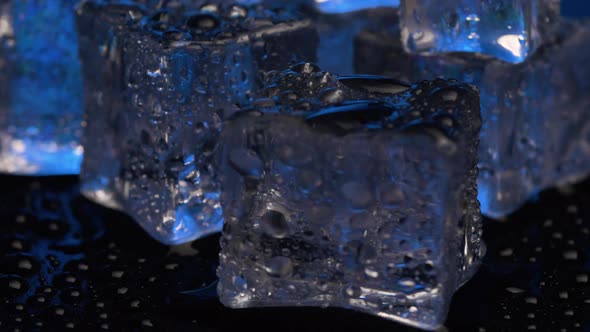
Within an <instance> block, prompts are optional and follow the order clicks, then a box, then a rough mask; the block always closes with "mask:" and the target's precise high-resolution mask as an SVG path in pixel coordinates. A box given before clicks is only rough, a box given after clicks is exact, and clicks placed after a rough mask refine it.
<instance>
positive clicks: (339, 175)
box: [218, 64, 483, 329]
mask: <svg viewBox="0 0 590 332" xmlns="http://www.w3.org/2000/svg"><path fill="white" fill-rule="evenodd" d="M268 83H269V89H268V90H267V94H266V95H264V96H265V97H268V98H265V99H261V100H260V101H258V102H256V103H255V105H256V107H255V108H256V110H254V111H252V112H242V113H238V114H236V115H234V116H233V117H232V118H230V119H229V120H228V121H227V122H226V124H225V125H224V129H223V132H222V135H221V138H220V144H219V150H218V157H219V162H220V166H219V167H218V169H219V171H220V173H221V178H222V195H221V202H222V206H223V213H224V218H225V225H224V231H223V237H222V240H221V244H222V252H221V255H220V259H221V265H220V268H219V270H218V275H219V277H220V283H219V287H218V293H219V295H220V298H221V301H222V302H223V303H224V304H226V305H228V306H230V307H234V308H245V307H255V306H294V305H296V306H334V307H344V308H352V309H355V310H359V311H364V312H367V313H370V314H374V315H378V316H380V317H384V318H387V319H391V320H395V321H399V322H402V323H405V324H409V325H413V326H418V327H421V328H429V329H433V328H435V327H437V326H439V325H441V324H442V323H443V322H444V319H445V315H446V312H447V309H448V305H449V302H450V298H451V296H452V294H453V292H454V291H455V289H456V288H457V287H459V286H460V285H461V284H462V283H463V282H465V281H466V280H467V279H468V278H469V277H470V276H471V274H472V273H473V272H474V271H475V269H476V267H477V266H478V263H479V259H480V258H481V254H482V251H483V249H482V246H483V244H482V243H481V242H480V235H481V234H480V233H481V216H480V215H479V206H478V202H477V199H476V196H477V188H476V186H475V180H476V176H477V169H476V167H475V166H476V163H477V161H476V158H477V141H478V140H477V135H478V131H479V125H480V123H481V122H480V116H479V112H478V109H479V101H478V96H477V92H476V90H475V89H473V88H472V87H470V86H469V85H466V84H463V83H458V82H452V81H443V80H437V81H432V82H423V83H420V84H417V85H414V86H409V85H405V84H402V83H399V82H397V81H395V80H391V79H383V78H379V77H370V76H352V77H350V76H349V77H336V76H334V75H331V74H329V73H325V72H321V71H319V69H318V68H317V67H314V66H313V65H310V64H300V65H298V66H296V67H294V68H291V70H288V71H286V72H284V74H279V75H277V76H276V77H274V78H272V79H271V80H270V82H268Z"/></svg>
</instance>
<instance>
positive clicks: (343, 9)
mask: <svg viewBox="0 0 590 332" xmlns="http://www.w3.org/2000/svg"><path fill="white" fill-rule="evenodd" d="M313 4H314V6H315V8H316V9H317V10H318V11H319V12H322V13H330V14H345V13H351V12H355V11H359V10H365V9H374V8H379V7H397V6H399V0H365V1H359V0H313Z"/></svg>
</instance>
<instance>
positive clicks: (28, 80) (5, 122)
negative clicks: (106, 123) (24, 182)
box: [0, 0, 83, 175]
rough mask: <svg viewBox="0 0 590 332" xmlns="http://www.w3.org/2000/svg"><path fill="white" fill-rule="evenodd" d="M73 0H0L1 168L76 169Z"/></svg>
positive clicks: (78, 86) (78, 104) (78, 79)
mask: <svg viewBox="0 0 590 332" xmlns="http://www.w3.org/2000/svg"><path fill="white" fill-rule="evenodd" d="M76 3H77V1H76V0H63V1H33V0H19V1H16V0H9V1H2V2H1V3H0V172H6V173H13V174H29V175H55V174H77V173H78V172H79V168H80V161H81V159H82V147H81V145H80V136H81V123H82V116H83V112H82V75H81V72H80V65H79V62H78V43H77V36H76V30H75V23H74V6H75V4H76Z"/></svg>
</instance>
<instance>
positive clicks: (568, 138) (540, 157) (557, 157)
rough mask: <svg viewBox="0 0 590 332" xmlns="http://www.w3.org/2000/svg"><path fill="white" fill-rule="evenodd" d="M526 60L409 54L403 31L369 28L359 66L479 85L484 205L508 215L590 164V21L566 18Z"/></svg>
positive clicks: (361, 40) (360, 42)
mask: <svg viewBox="0 0 590 332" xmlns="http://www.w3.org/2000/svg"><path fill="white" fill-rule="evenodd" d="M546 38H547V39H546V43H545V44H543V45H541V47H540V48H539V49H538V51H537V52H536V53H535V54H534V55H532V56H531V57H530V58H529V59H528V60H527V61H525V62H523V63H520V64H510V63H507V62H503V61H501V60H497V59H493V58H486V57H482V56H480V55H477V54H470V53H450V54H444V55H439V56H432V57H427V56H419V55H407V54H405V52H404V51H403V48H402V46H401V45H400V42H399V31H395V29H394V30H392V31H364V32H363V33H361V34H360V35H359V36H357V39H356V52H357V54H356V69H357V70H359V71H362V72H366V73H372V74H381V75H395V76H396V77H401V78H403V79H407V80H421V79H433V78H435V77H446V78H453V79H458V80H460V81H465V82H468V83H471V84H474V85H476V86H478V87H479V91H480V94H481V111H482V117H483V126H482V131H481V135H480V137H481V143H480V151H479V159H480V177H479V180H478V181H479V198H480V201H481V204H482V212H483V213H484V214H486V215H490V216H493V217H503V216H506V215H507V214H509V213H511V212H513V211H515V210H516V209H517V208H519V207H520V206H521V205H522V204H524V202H525V201H526V200H527V199H528V198H530V197H531V196H532V195H534V194H535V193H537V192H538V191H540V190H542V189H545V188H548V187H551V186H555V185H561V184H565V183H570V182H572V181H575V180H578V179H580V178H582V177H585V176H586V175H587V174H588V173H589V170H590V140H589V137H590V121H589V120H588V109H590V97H589V95H588V93H587V91H588V89H589V88H590V84H589V82H590V81H589V80H588V77H590V67H589V66H588V64H587V59H589V58H590V48H589V47H588V45H589V43H590V25H589V24H588V23H587V22H586V23H572V22H561V23H560V24H558V28H557V29H554V30H553V33H552V34H550V35H547V37H546Z"/></svg>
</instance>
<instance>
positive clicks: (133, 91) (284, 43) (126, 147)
mask: <svg viewBox="0 0 590 332" xmlns="http://www.w3.org/2000/svg"><path fill="white" fill-rule="evenodd" d="M196 3H198V1H195V2H190V3H185V5H184V6H173V5H174V4H176V2H168V7H167V9H162V10H158V11H153V10H149V9H146V8H145V7H143V6H133V5H129V4H122V3H119V4H113V3H111V4H104V3H92V2H87V3H85V4H84V5H83V6H82V7H81V8H80V10H79V15H78V24H79V31H80V36H81V37H80V43H81V48H80V49H81V59H82V62H83V64H84V78H85V82H86V90H85V108H86V123H87V126H86V130H85V135H84V147H85V158H84V161H83V165H82V174H81V177H82V191H83V193H84V194H85V195H86V196H87V197H89V198H90V199H92V200H94V201H96V202H98V203H101V204H104V205H107V206H109V207H112V208H116V209H120V210H122V211H124V212H126V213H128V214H129V215H131V216H132V217H133V218H134V219H135V220H136V221H137V222H139V224H140V225H141V226H142V227H143V228H144V229H145V230H146V231H147V232H148V233H150V234H151V235H152V236H153V237H154V238H156V239H158V240H160V241H162V242H164V243H181V242H186V241H190V240H192V239H195V238H198V237H202V236H205V235H207V234H210V233H212V232H216V231H219V230H220V228H221V223H222V215H221V208H220V205H219V199H218V196H219V193H218V183H217V174H216V171H215V169H213V168H212V166H211V163H210V162H211V158H212V151H213V149H214V146H215V143H216V140H217V136H218V132H219V130H220V129H221V124H222V121H223V119H224V118H226V117H227V116H229V115H231V114H232V113H233V112H235V111H237V110H238V109H239V107H238V106H239V105H240V104H246V103H248V102H249V100H250V96H251V95H252V94H254V93H255V92H256V90H257V88H258V85H259V81H260V79H261V78H262V77H263V76H264V74H263V73H264V71H265V70H268V69H270V68H274V67H275V66H278V67H284V66H286V65H288V64H289V63H290V62H292V61H294V60H297V59H313V58H315V51H316V44H317V34H316V32H315V29H314V28H313V26H312V25H311V23H310V22H309V21H307V20H303V19H300V17H299V16H296V15H294V14H290V13H289V12H284V11H276V12H275V11H269V10H266V9H265V8H264V7H260V6H254V7H244V6H239V5H230V4H225V3H224V4H211V3H205V4H202V3H201V4H200V5H196ZM193 5H194V6H196V7H193Z"/></svg>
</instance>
